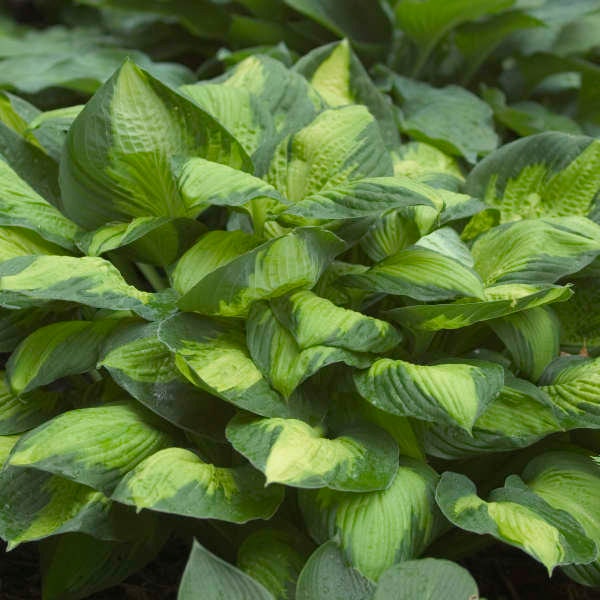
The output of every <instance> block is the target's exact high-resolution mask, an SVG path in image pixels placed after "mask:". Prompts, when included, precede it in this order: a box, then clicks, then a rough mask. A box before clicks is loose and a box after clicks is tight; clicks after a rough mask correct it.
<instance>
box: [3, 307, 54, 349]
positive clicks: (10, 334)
mask: <svg viewBox="0 0 600 600" xmlns="http://www.w3.org/2000/svg"><path fill="white" fill-rule="evenodd" d="M59 315H60V313H53V312H51V311H49V310H45V309H41V308H29V309H22V310H9V309H7V308H0V352H12V351H13V350H14V349H15V348H16V347H17V346H18V345H19V343H20V342H21V341H22V340H24V339H25V338H26V337H27V336H28V335H29V334H30V333H33V332H34V331H35V330H36V329H37V328H38V327H41V326H42V325H43V324H47V323H51V322H52V320H53V319H54V317H56V316H59Z"/></svg>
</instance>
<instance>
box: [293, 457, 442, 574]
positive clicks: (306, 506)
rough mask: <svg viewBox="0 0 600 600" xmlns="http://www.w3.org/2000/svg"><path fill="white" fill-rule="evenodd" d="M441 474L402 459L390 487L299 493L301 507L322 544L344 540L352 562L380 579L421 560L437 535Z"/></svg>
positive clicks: (344, 547)
mask: <svg viewBox="0 0 600 600" xmlns="http://www.w3.org/2000/svg"><path fill="white" fill-rule="evenodd" d="M437 480H438V475H437V473H436V472H435V471H434V470H433V469H431V468H430V467H429V466H427V465H426V464H424V463H422V462H419V461H415V460H412V459H407V458H401V460H400V466H399V468H398V472H397V473H396V477H395V478H394V481H393V482H392V484H391V486H390V487H389V488H388V489H386V490H383V491H379V492H371V493H368V494H355V493H348V492H338V491H333V490H328V489H322V490H314V491H312V490H311V491H302V492H300V506H301V509H302V512H303V514H304V519H305V521H306V524H307V526H308V529H309V531H310V533H311V535H312V536H313V537H314V538H315V540H317V541H318V542H321V543H322V542H325V541H327V540H329V539H330V538H332V537H333V536H335V535H336V534H337V535H338V536H339V537H338V539H339V541H340V546H341V547H342V549H343V551H344V553H345V555H346V557H347V558H348V560H349V561H350V563H351V564H352V565H353V566H354V567H356V568H357V569H358V570H359V571H360V572H361V573H362V574H363V575H364V576H366V577H368V578H369V579H372V580H377V579H378V578H379V577H380V576H381V574H382V573H383V572H384V571H385V570H386V569H387V568H389V567H391V566H392V565H393V564H395V563H397V562H401V561H404V560H409V559H411V558H414V557H416V556H418V555H419V554H420V553H421V552H423V550H424V549H425V548H426V547H427V545H428V544H429V543H430V542H431V541H432V540H433V539H434V538H435V537H436V536H437V535H438V533H439V532H440V529H441V527H442V517H441V514H440V513H439V511H438V510H437V508H436V506H435V500H434V491H435V485H436V483H437Z"/></svg>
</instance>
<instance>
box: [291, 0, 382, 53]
mask: <svg viewBox="0 0 600 600" xmlns="http://www.w3.org/2000/svg"><path fill="white" fill-rule="evenodd" d="M285 3H286V4H287V5H288V6H291V7H292V8H295V9H296V10H297V11H299V12H301V13H303V14H305V15H307V16H308V17H310V18H312V19H314V20H315V21H317V22H318V23H320V24H321V25H323V26H325V27H327V28H328V29H330V30H331V31H333V33H335V34H336V35H338V36H340V37H346V36H347V37H349V38H350V39H352V40H356V41H357V42H359V43H361V44H381V43H383V42H384V41H385V40H386V39H387V38H389V36H390V33H391V23H390V21H389V18H388V16H387V14H386V12H385V11H384V10H383V8H382V6H381V5H380V4H378V3H377V4H373V3H371V2H369V1H368V0H350V2H349V3H348V4H345V5H344V6H341V5H339V4H338V3H337V2H335V1H334V0H285Z"/></svg>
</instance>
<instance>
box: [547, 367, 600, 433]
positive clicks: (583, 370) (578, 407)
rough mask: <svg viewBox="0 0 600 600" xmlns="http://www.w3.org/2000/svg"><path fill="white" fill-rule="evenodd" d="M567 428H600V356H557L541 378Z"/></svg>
mask: <svg viewBox="0 0 600 600" xmlns="http://www.w3.org/2000/svg"><path fill="white" fill-rule="evenodd" d="M539 383H540V385H541V386H542V390H543V391H544V392H545V393H546V394H547V395H548V396H549V397H550V399H551V400H552V402H553V404H554V405H555V406H556V408H557V410H558V415H559V418H560V421H561V423H562V424H563V426H564V427H566V428H570V429H572V428H575V427H592V428H594V429H598V428H600V396H599V394H598V389H599V386H600V358H595V359H585V358H583V357H562V358H557V359H556V360H555V361H554V362H552V363H551V364H550V365H548V368H547V369H546V371H544V374H543V375H542V377H541V379H540V382H539Z"/></svg>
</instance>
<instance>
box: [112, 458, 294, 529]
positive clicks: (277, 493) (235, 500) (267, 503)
mask: <svg viewBox="0 0 600 600" xmlns="http://www.w3.org/2000/svg"><path fill="white" fill-rule="evenodd" d="M112 498H113V499H114V500H117V501H118V502H122V503H123V504H131V505H133V506H135V507H136V508H137V509H138V510H141V509H142V508H148V509H150V510H156V511H159V512H166V513H172V514H177V515H183V516H186V517H193V518H196V519H218V520H221V521H228V522H230V523H245V522H247V521H250V520H252V519H268V518H270V517H271V516H272V515H273V513H274V512H275V511H276V510H277V507H278V506H279V504H280V502H281V501H282V499H283V488H281V487H278V486H270V487H265V479H264V477H263V476H262V475H261V474H260V473H259V472H258V471H255V470H254V469H253V468H252V467H250V466H248V465H244V466H240V467H234V468H224V467H216V466H215V465H212V464H208V463H206V462H204V461H203V460H201V459H200V458H199V457H198V456H197V455H196V454H195V453H194V452H192V451H190V450H185V449H183V448H166V449H165V450H161V451H159V452H157V453H156V454H153V455H152V456H149V457H148V458H146V459H145V460H144V461H142V462H141V463H140V464H138V465H137V466H136V467H135V468H134V469H133V470H132V471H130V472H129V473H128V474H127V475H126V476H125V477H124V478H123V479H122V480H121V482H120V483H119V485H118V486H117V488H116V490H115V491H114V492H113V494H112Z"/></svg>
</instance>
